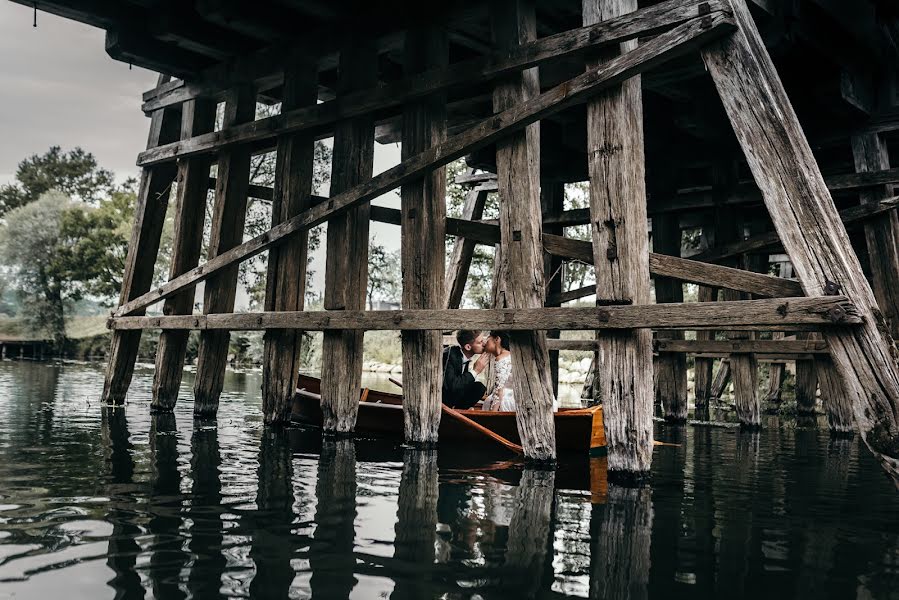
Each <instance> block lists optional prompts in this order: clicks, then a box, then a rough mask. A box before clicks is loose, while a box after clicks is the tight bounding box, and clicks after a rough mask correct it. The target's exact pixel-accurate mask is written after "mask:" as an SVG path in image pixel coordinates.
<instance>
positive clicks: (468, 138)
mask: <svg viewBox="0 0 899 600" xmlns="http://www.w3.org/2000/svg"><path fill="white" fill-rule="evenodd" d="M732 30H733V23H732V22H731V21H730V20H729V19H728V18H727V17H725V16H723V15H721V14H714V15H712V16H711V17H709V19H708V20H707V19H705V18H703V19H695V20H693V21H689V22H687V23H684V24H683V25H680V26H678V27H676V28H675V29H672V30H671V31H669V32H667V33H663V34H662V35H660V36H658V37H656V38H653V39H652V40H650V41H648V42H646V43H645V44H641V45H640V46H638V47H637V48H635V49H634V50H631V51H630V52H627V53H626V54H622V55H620V56H617V57H615V58H614V59H612V60H610V61H609V62H607V63H604V64H603V65H602V66H600V67H599V68H597V69H596V70H590V71H588V72H586V73H584V74H583V75H579V76H577V77H575V78H574V79H571V80H569V81H567V82H565V83H563V84H561V85H559V86H556V87H554V88H552V89H550V90H548V91H546V92H543V93H542V94H540V95H539V96H535V97H533V98H531V99H530V100H528V101H526V102H522V103H521V104H518V105H516V106H514V107H512V108H510V109H508V110H505V111H503V112H501V113H498V114H496V115H493V116H492V117H489V118H487V119H484V121H482V122H481V123H480V124H479V125H476V126H474V127H472V128H471V129H469V130H468V131H465V132H463V133H460V134H457V135H455V136H452V137H451V138H448V139H447V140H446V141H445V142H443V143H441V144H437V145H435V146H432V147H431V148H429V149H428V150H425V151H424V152H422V153H420V154H418V155H416V156H413V157H410V158H408V159H406V160H404V161H403V162H401V163H400V164H398V165H397V166H395V167H393V168H391V169H388V170H387V171H385V172H383V173H381V174H379V175H377V176H375V177H373V178H372V179H369V180H368V181H366V182H364V183H361V184H360V185H358V186H356V187H354V188H352V189H350V190H347V191H346V192H343V193H341V194H338V195H336V196H334V197H331V198H329V199H328V201H327V202H325V203H323V204H320V205H318V206H315V207H313V208H310V209H309V210H307V211H305V212H303V213H302V214H300V215H297V216H296V217H294V218H292V219H289V220H287V221H285V222H284V223H281V224H280V225H278V226H276V227H274V228H272V229H270V230H269V231H267V232H265V233H263V234H262V235H259V236H257V237H255V238H253V239H251V240H248V241H246V242H244V243H243V244H241V245H239V246H236V247H234V248H232V249H231V250H229V251H228V252H225V253H223V254H220V255H219V256H217V257H215V258H213V259H211V260H209V261H207V262H206V263H205V264H203V265H200V266H199V267H197V268H195V269H192V270H191V271H188V272H187V273H185V274H184V275H181V276H179V277H176V278H175V279H173V280H171V281H169V282H168V283H166V284H164V285H163V286H161V287H159V288H157V289H155V290H153V291H151V292H148V293H147V294H144V295H142V296H139V297H137V298H135V299H133V300H131V301H129V302H127V303H125V304H123V305H122V306H120V307H119V308H118V310H116V311H115V316H117V317H121V316H125V315H128V314H131V313H133V312H135V311H138V310H140V309H142V308H145V307H147V306H149V305H151V304H153V303H155V302H158V301H160V300H163V299H165V298H167V297H169V296H171V295H173V294H177V293H178V292H180V291H182V290H184V289H186V288H188V287H191V286H193V285H196V284H197V283H198V282H200V281H203V280H205V279H207V278H208V277H209V276H210V275H211V274H213V273H215V272H216V271H218V270H220V269H223V268H225V267H228V266H230V265H233V264H235V263H238V262H241V261H243V260H246V259H248V258H252V257H253V256H256V255H257V254H259V253H260V252H262V251H264V250H265V249H266V248H268V247H269V246H272V245H273V244H276V243H280V242H282V241H283V240H285V239H287V238H288V237H290V236H292V235H295V234H297V233H298V232H300V231H303V230H306V229H309V228H311V227H315V226H316V225H318V224H320V223H323V222H325V221H327V220H328V219H329V218H331V217H334V216H336V215H338V214H341V213H343V212H345V211H347V210H349V209H350V208H352V207H354V206H357V205H359V204H361V203H363V202H368V201H371V200H374V199H375V198H377V197H378V196H381V195H382V194H385V193H387V192H389V191H391V190H393V189H395V188H397V187H399V186H401V185H403V184H405V183H409V182H412V181H415V180H416V179H418V178H420V177H422V176H423V175H424V174H426V173H428V172H430V171H432V170H433V169H435V168H438V167H441V166H443V165H445V164H447V163H450V162H452V161H454V160H456V159H457V158H461V157H462V156H465V155H466V154H469V153H470V152H472V151H474V150H477V149H479V148H483V147H485V146H488V145H490V144H493V143H495V142H496V141H498V140H500V139H502V138H503V137H505V136H507V135H509V134H510V133H513V132H515V131H520V130H521V129H523V128H525V127H527V126H528V125H530V124H531V123H535V122H537V121H539V120H540V119H542V118H544V117H546V116H548V115H551V114H554V113H556V112H558V111H560V110H564V109H565V108H568V107H570V106H574V105H576V104H578V103H580V102H583V101H585V100H586V99H587V98H588V97H590V96H591V95H593V94H596V93H598V92H599V91H601V90H603V89H607V88H608V87H610V86H612V85H615V84H617V83H620V82H621V81H624V80H626V79H628V78H630V77H633V76H634V75H636V74H638V73H640V72H641V71H643V70H645V69H648V68H651V67H653V66H656V65H658V64H661V63H663V62H665V61H667V60H670V59H672V58H675V57H677V56H680V55H683V54H684V53H686V52H689V51H690V50H693V49H695V48H696V47H699V46H701V45H703V44H705V43H706V42H708V41H709V40H711V39H714V38H715V37H717V36H720V35H722V34H723V33H725V32H728V31H732ZM257 123H258V121H257Z"/></svg>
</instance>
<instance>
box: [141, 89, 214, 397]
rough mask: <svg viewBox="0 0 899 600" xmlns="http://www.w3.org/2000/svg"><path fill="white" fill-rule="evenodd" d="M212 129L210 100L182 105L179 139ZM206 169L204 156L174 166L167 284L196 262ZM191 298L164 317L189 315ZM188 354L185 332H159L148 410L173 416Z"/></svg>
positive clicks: (167, 307) (186, 294)
mask: <svg viewBox="0 0 899 600" xmlns="http://www.w3.org/2000/svg"><path fill="white" fill-rule="evenodd" d="M214 126H215V103H213V102H210V101H208V100H191V101H189V102H185V103H184V105H183V106H182V116H181V138H182V139H184V138H189V137H191V136H193V135H199V134H201V133H205V132H207V131H212V129H213V127H214ZM210 166H211V163H210V160H209V159H208V158H207V157H203V156H198V157H195V158H190V159H184V160H179V161H178V177H177V182H178V192H177V196H176V201H175V230H174V234H173V236H172V238H173V243H172V259H171V266H170V269H169V279H173V278H175V277H177V276H178V275H181V274H182V273H185V272H187V271H189V270H190V269H193V268H194V267H196V266H197V264H198V263H199V262H200V251H201V250H202V245H203V224H204V222H205V219H206V197H207V191H208V188H207V180H208V178H209V168H210ZM194 296H195V289H194V288H192V287H191V288H188V289H186V290H184V291H183V292H181V293H180V294H178V295H176V296H172V297H171V298H168V299H166V301H165V304H164V305H163V309H162V312H163V314H166V315H189V314H191V313H192V312H193V307H194ZM186 354H187V332H186V331H164V332H162V335H160V336H159V344H158V345H157V347H156V369H155V371H154V373H153V400H152V403H151V404H150V410H151V411H154V412H156V411H171V410H173V409H174V408H175V403H176V402H177V400H178V389H179V388H180V387H181V378H182V375H183V374H184V357H185V355H186Z"/></svg>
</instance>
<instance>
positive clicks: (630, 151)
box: [582, 0, 653, 478]
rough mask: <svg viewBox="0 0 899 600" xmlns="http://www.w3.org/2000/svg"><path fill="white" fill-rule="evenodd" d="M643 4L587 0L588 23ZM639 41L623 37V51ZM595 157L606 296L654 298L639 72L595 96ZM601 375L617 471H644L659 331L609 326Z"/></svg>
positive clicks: (593, 208) (596, 225)
mask: <svg viewBox="0 0 899 600" xmlns="http://www.w3.org/2000/svg"><path fill="white" fill-rule="evenodd" d="M636 9H637V2H636V0H584V1H583V4H582V10H583V21H584V25H590V24H593V23H597V22H600V21H603V20H605V19H610V18H614V17H617V16H619V15H622V14H625V13H629V12H631V11H634V10H636ZM636 45H637V42H636V41H631V42H625V43H623V44H620V51H621V52H626V51H628V50H631V49H633V48H635V47H636ZM618 53H619V48H611V49H609V50H605V51H604V52H602V53H600V54H598V55H596V56H594V57H591V59H590V60H588V67H595V66H596V65H597V64H601V63H603V62H605V61H607V60H609V59H610V58H611V57H612V56H613V55H615V54H618ZM587 144H588V147H587V161H588V171H589V174H590V218H591V222H592V230H593V255H594V266H595V269H596V295H597V297H600V298H612V299H616V300H629V301H631V302H632V303H633V304H635V305H638V304H648V303H649V302H650V294H649V261H648V259H649V247H648V246H649V242H648V239H647V235H646V225H647V216H646V184H645V176H644V171H645V164H644V163H645V157H644V152H643V102H642V91H641V78H640V77H639V76H635V77H632V78H630V79H628V80H627V81H625V82H623V83H622V84H620V85H619V86H616V87H614V88H612V89H611V90H609V91H607V92H605V93H603V94H601V95H600V96H597V97H596V98H594V99H592V100H590V101H589V102H588V103H587ZM599 342H600V345H601V347H602V357H603V360H602V361H601V362H602V364H601V367H600V369H599V370H598V373H599V376H600V377H602V378H603V379H605V380H606V381H607V382H608V385H607V386H604V387H606V389H607V391H606V392H605V393H604V398H603V401H604V408H603V416H604V424H605V433H606V441H607V443H608V451H609V475H610V477H613V478H614V477H615V476H616V474H617V475H624V476H627V477H635V478H642V477H645V476H648V475H649V470H650V464H651V462H652V440H653V426H652V408H653V390H652V332H651V331H650V330H648V329H635V330H633V331H628V332H621V333H617V332H616V333H603V334H602V335H600V336H599Z"/></svg>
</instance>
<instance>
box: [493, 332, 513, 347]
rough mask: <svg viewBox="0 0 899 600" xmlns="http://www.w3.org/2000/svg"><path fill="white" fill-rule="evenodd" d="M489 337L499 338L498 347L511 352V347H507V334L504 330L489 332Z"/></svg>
mask: <svg viewBox="0 0 899 600" xmlns="http://www.w3.org/2000/svg"><path fill="white" fill-rule="evenodd" d="M490 337H497V338H499V345H500V346H502V347H503V348H505V349H506V350H511V349H512V347H511V346H510V345H509V332H508V331H505V330H498V331H491V332H490Z"/></svg>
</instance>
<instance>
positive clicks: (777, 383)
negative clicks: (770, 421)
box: [765, 331, 786, 404]
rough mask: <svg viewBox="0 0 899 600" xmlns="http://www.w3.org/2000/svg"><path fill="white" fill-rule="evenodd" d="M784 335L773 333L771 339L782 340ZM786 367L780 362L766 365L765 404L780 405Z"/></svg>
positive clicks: (779, 332)
mask: <svg viewBox="0 0 899 600" xmlns="http://www.w3.org/2000/svg"><path fill="white" fill-rule="evenodd" d="M783 338H784V333H783V332H782V331H775V332H774V333H773V334H772V337H771V339H773V340H782V339H783ZM785 367H786V365H785V364H784V363H782V362H773V363H770V364H769V365H768V392H767V393H766V394H765V401H766V402H774V403H778V404H779V403H780V400H781V392H782V390H783V380H784V372H785V370H786V369H785Z"/></svg>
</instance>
